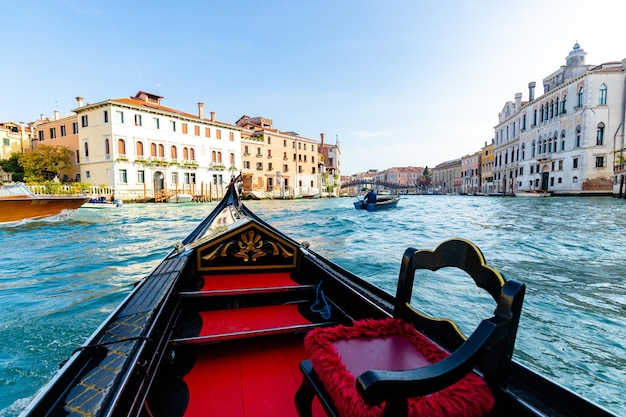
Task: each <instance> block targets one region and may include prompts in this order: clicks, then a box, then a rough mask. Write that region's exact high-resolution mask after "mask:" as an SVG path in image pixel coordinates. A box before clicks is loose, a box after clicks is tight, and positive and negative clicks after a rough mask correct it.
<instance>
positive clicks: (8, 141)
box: [2, 138, 11, 146]
mask: <svg viewBox="0 0 626 417" xmlns="http://www.w3.org/2000/svg"><path fill="white" fill-rule="evenodd" d="M2 145H3V146H11V141H10V140H9V138H2Z"/></svg>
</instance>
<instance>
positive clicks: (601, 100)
mask: <svg viewBox="0 0 626 417" xmlns="http://www.w3.org/2000/svg"><path fill="white" fill-rule="evenodd" d="M598 106H606V84H604V83H603V84H602V85H601V86H600V91H599V92H598Z"/></svg>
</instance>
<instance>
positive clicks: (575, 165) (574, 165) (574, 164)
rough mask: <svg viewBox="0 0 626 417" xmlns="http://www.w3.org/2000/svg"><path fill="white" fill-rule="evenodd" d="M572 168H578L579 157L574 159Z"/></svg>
mask: <svg viewBox="0 0 626 417" xmlns="http://www.w3.org/2000/svg"><path fill="white" fill-rule="evenodd" d="M572 168H574V169H576V168H578V158H574V159H572Z"/></svg>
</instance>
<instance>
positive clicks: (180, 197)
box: [167, 193, 193, 203]
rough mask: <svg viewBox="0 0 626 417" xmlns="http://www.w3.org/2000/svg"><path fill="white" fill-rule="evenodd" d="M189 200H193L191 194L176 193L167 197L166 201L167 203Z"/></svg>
mask: <svg viewBox="0 0 626 417" xmlns="http://www.w3.org/2000/svg"><path fill="white" fill-rule="evenodd" d="M191 200H193V196H192V195H191V194H186V193H178V194H174V195H173V196H171V197H170V198H168V199H167V202H168V203H189V202H190V201H191Z"/></svg>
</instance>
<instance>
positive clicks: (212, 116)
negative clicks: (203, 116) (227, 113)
mask: <svg viewBox="0 0 626 417" xmlns="http://www.w3.org/2000/svg"><path fill="white" fill-rule="evenodd" d="M211 121H212V122H214V121H215V112H214V111H212V112H211Z"/></svg>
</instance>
